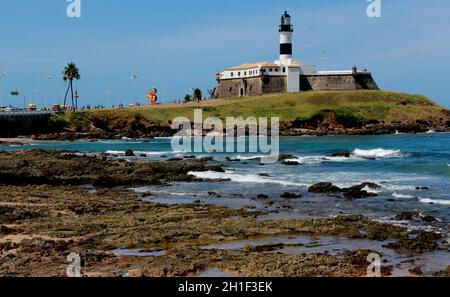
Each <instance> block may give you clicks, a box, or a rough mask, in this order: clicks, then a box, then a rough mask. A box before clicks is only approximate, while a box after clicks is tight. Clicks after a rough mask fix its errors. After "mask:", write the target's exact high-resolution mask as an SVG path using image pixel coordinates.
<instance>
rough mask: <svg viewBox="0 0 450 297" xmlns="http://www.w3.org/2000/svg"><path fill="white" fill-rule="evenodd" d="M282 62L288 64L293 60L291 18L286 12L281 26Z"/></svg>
mask: <svg viewBox="0 0 450 297" xmlns="http://www.w3.org/2000/svg"><path fill="white" fill-rule="evenodd" d="M279 32H280V62H282V63H283V62H284V63H288V62H289V61H290V60H291V59H292V33H293V32H294V29H293V27H292V24H291V16H290V15H289V14H288V13H287V11H285V12H284V14H283V15H282V16H281V25H280V30H279Z"/></svg>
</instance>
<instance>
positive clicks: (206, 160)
mask: <svg viewBox="0 0 450 297" xmlns="http://www.w3.org/2000/svg"><path fill="white" fill-rule="evenodd" d="M200 161H203V162H208V161H214V158H213V157H212V156H207V157H201V158H200Z"/></svg>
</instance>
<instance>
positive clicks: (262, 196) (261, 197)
mask: <svg viewBox="0 0 450 297" xmlns="http://www.w3.org/2000/svg"><path fill="white" fill-rule="evenodd" d="M256 198H258V199H269V196H267V195H266V194H259V195H258V196H256Z"/></svg>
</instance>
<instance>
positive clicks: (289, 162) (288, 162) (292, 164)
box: [283, 161, 301, 166]
mask: <svg viewBox="0 0 450 297" xmlns="http://www.w3.org/2000/svg"><path fill="white" fill-rule="evenodd" d="M283 165H287V166H299V165H301V164H300V163H299V162H297V161H283Z"/></svg>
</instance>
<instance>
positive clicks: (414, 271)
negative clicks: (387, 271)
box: [408, 267, 423, 275]
mask: <svg viewBox="0 0 450 297" xmlns="http://www.w3.org/2000/svg"><path fill="white" fill-rule="evenodd" d="M408 271H409V273H411V274H413V275H423V272H422V269H421V268H420V267H414V268H411V269H409V270H408Z"/></svg>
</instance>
